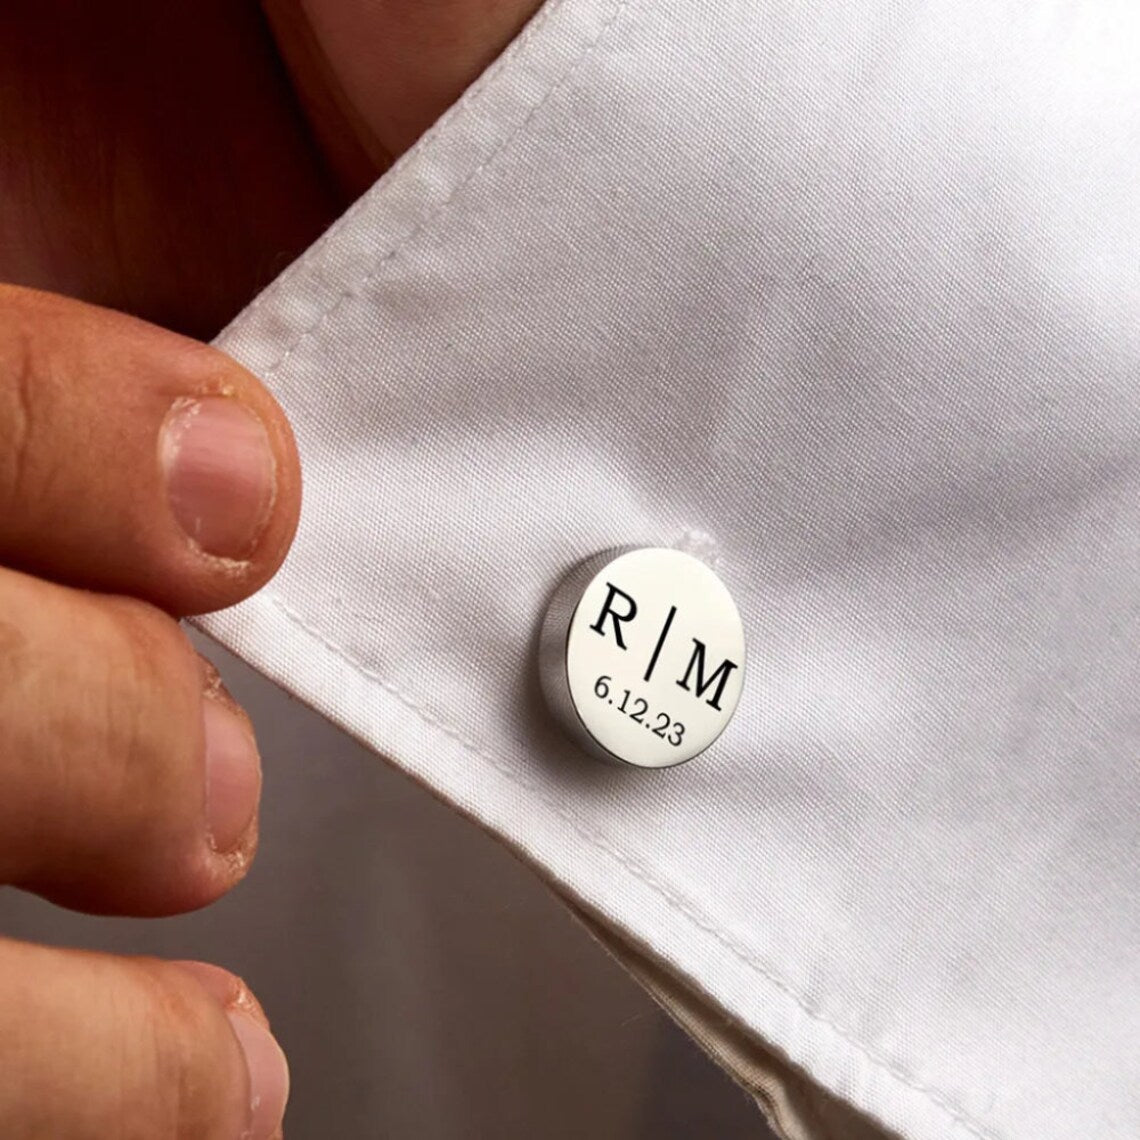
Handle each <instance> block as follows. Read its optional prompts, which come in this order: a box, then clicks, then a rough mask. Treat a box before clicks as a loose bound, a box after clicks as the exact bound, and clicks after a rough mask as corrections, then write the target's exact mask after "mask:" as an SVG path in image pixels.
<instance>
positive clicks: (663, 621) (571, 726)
mask: <svg viewBox="0 0 1140 1140" xmlns="http://www.w3.org/2000/svg"><path fill="white" fill-rule="evenodd" d="M744 651H745V646H744V626H743V624H742V622H741V620H740V614H739V612H738V611H737V608H736V604H735V602H733V600H732V596H731V595H730V594H729V592H728V590H727V589H726V588H725V585H724V583H723V582H721V580H720V578H719V577H718V576H717V575H716V573H715V572H714V571H713V569H712V568H711V567H710V566H708V565H706V564H705V563H704V562H702V561H701V560H700V559H699V558H695V557H694V556H693V555H691V554H687V553H685V552H684V551H681V550H674V549H671V548H665V547H649V548H635V547H630V548H623V549H616V550H607V551H603V552H601V553H600V554H596V555H594V556H593V557H591V558H588V559H586V560H585V561H584V562H581V563H579V564H578V565H577V566H575V567H574V569H573V570H571V571H570V573H569V574H568V575H567V576H566V578H565V579H563V581H562V583H561V584H560V585H559V587H558V589H557V590H556V591H555V594H554V597H553V599H552V600H551V603H550V607H549V609H548V610H547V613H546V617H545V619H544V621H543V625H542V633H541V637H540V639H539V673H540V678H541V682H542V690H543V693H544V695H545V697H546V702H547V704H548V705H549V706H550V710H551V712H552V714H553V715H554V718H555V719H556V720H557V721H558V723H559V724H560V726H561V727H562V729H563V731H564V732H565V733H566V735H567V736H568V737H569V738H570V739H571V740H573V741H574V742H575V743H576V744H577V745H578V746H579V747H580V748H581V749H582V750H583V751H585V752H588V753H589V754H590V755H592V756H596V757H598V758H600V759H603V760H607V761H611V762H615V763H618V764H626V765H630V766H632V767H635V768H672V767H674V766H675V765H677V764H683V763H685V762H686V761H687V760H692V759H693V758H694V757H695V756H699V755H700V754H701V753H702V752H704V751H705V750H706V749H707V748H708V747H709V746H710V745H711V744H712V743H713V741H715V740H716V738H717V737H718V736H720V734H721V733H722V732H723V731H724V730H725V728H726V727H727V725H728V722H729V721H730V720H731V719H732V715H733V713H734V712H735V711H736V706H737V704H738V702H739V700H740V693H741V690H742V688H743V682H744V664H745V661H744Z"/></svg>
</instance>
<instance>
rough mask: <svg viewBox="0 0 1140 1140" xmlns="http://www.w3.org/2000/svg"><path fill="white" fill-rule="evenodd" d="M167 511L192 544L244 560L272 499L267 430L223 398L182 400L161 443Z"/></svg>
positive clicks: (272, 465)
mask: <svg viewBox="0 0 1140 1140" xmlns="http://www.w3.org/2000/svg"><path fill="white" fill-rule="evenodd" d="M160 452H161V459H162V468H163V473H164V474H165V476H166V491H167V495H168V496H169V498H170V509H171V510H172V511H173V512H174V517H175V519H177V520H178V523H179V525H180V526H181V527H182V529H183V530H184V531H185V532H186V533H187V534H188V535H189V536H190V538H191V540H192V541H193V542H194V544H195V545H196V546H198V547H200V548H201V549H202V550H204V551H205V552H206V553H207V554H215V555H218V556H219V557H222V558H234V559H241V558H246V557H248V556H249V555H250V554H251V553H252V552H253V548H254V547H255V546H256V544H257V540H258V538H260V537H261V532H262V531H263V530H264V529H265V524H266V523H267V522H268V521H269V513H270V511H271V510H272V507H273V500H274V497H275V495H276V490H277V483H276V475H277V470H276V463H275V462H274V459H273V450H272V448H271V447H270V446H269V435H268V433H267V432H266V430H265V425H264V424H263V423H262V422H261V420H259V419H258V418H257V416H255V415H254V414H253V412H251V411H250V410H249V409H248V408H247V407H245V405H244V404H241V403H239V402H238V401H237V400H232V399H229V398H228V397H225V396H204V397H203V398H202V399H199V400H180V401H178V402H177V403H176V404H175V405H174V407H173V408H171V410H170V413H169V415H167V417H166V422H165V423H164V424H163V426H162V440H161V446H160Z"/></svg>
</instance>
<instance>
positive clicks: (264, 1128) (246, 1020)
mask: <svg viewBox="0 0 1140 1140" xmlns="http://www.w3.org/2000/svg"><path fill="white" fill-rule="evenodd" d="M226 1016H227V1017H228V1018H229V1019H230V1025H232V1026H233V1030H234V1033H235V1034H237V1039H238V1041H239V1043H240V1044H241V1047H242V1052H243V1053H245V1063H246V1066H247V1067H248V1069H249V1115H250V1120H249V1129H248V1131H247V1132H246V1134H245V1136H244V1137H243V1138H242V1140H272V1137H274V1136H276V1135H277V1134H278V1131H279V1130H280V1128H281V1122H282V1120H283V1119H284V1117H285V1102H286V1101H287V1100H288V1099H289V1064H288V1062H287V1061H286V1060H285V1054H284V1053H283V1052H282V1051H281V1046H280V1045H278V1044H277V1041H276V1040H275V1039H274V1037H273V1034H272V1033H270V1032H269V1030H268V1029H266V1028H265V1027H264V1026H262V1025H259V1024H258V1023H257V1022H256V1021H254V1020H253V1018H251V1017H249V1016H248V1015H247V1014H244V1013H242V1012H241V1011H240V1010H237V1009H233V1010H228V1011H227V1013H226Z"/></svg>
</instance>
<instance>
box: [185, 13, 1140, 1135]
mask: <svg viewBox="0 0 1140 1140" xmlns="http://www.w3.org/2000/svg"><path fill="white" fill-rule="evenodd" d="M1138 60H1140V6H1138V5H1136V4H1135V3H1134V2H1133V0H1099V2H1097V0H1085V2H1068V3H1061V2H1059V0H1057V2H1044V3H1043V2H1039V0H942V2H937V0H926V2H920V0H890V2H887V0H882V2H873V0H859V2H856V3H850V2H847V3H841V2H840V0H764V2H763V3H760V2H756V0H707V2H697V0H553V2H551V3H549V4H548V5H547V6H546V7H545V8H544V9H543V10H542V11H541V12H540V14H539V15H538V16H537V17H536V19H535V20H534V21H533V23H532V24H531V26H530V27H529V28H528V29H527V30H526V32H524V33H523V35H522V36H521V37H520V38H519V40H518V41H517V42H516V43H515V44H514V45H513V46H512V48H511V49H510V50H509V51H508V52H507V53H506V55H505V56H504V58H503V59H502V60H501V61H500V62H499V63H497V64H496V65H495V66H493V67H492V68H491V69H490V71H489V72H488V73H487V74H486V75H485V76H484V77H483V78H482V79H481V80H480V81H479V82H478V83H477V84H476V85H475V87H474V88H473V89H472V90H471V91H470V92H469V93H468V95H467V96H466V97H465V98H464V99H463V100H462V102H461V103H460V104H459V105H458V106H457V107H456V108H455V109H454V110H453V111H452V112H451V113H449V114H448V115H447V116H446V117H445V118H444V120H443V121H442V122H441V123H440V124H439V125H438V126H437V127H436V129H435V130H433V131H432V132H431V133H430V134H429V136H428V137H427V138H425V139H424V140H423V141H422V142H421V144H420V145H419V146H417V147H416V149H415V150H414V151H413V152H412V153H411V154H409V155H408V156H407V157H406V158H405V159H404V160H403V161H402V162H401V163H400V164H399V165H398V166H397V167H396V168H395V169H394V170H393V171H391V172H390V173H389V174H388V175H387V176H385V177H384V178H383V179H382V180H381V181H380V183H379V184H378V185H377V186H376V187H375V188H374V189H373V190H372V191H371V192H370V193H369V194H368V195H366V196H365V198H364V199H362V200H361V202H359V203H358V204H357V205H356V206H355V207H354V208H353V209H352V210H351V211H350V212H349V213H348V214H347V215H346V216H345V217H344V218H343V219H342V220H341V221H340V222H339V223H338V224H337V225H336V226H335V227H334V228H333V229H332V230H331V231H330V233H329V234H327V235H326V236H325V237H324V238H323V239H322V240H321V241H320V242H318V243H317V245H316V246H314V247H313V249H312V250H310V251H309V252H308V253H307V254H306V255H305V256H304V257H303V258H301V260H300V261H298V262H297V263H296V264H294V265H293V266H292V267H291V268H290V269H289V270H287V271H286V272H285V273H284V274H283V275H282V277H281V278H280V279H279V280H278V281H277V282H276V283H275V284H274V285H273V286H271V287H270V288H269V289H268V290H267V291H266V292H265V294H264V295H263V296H262V297H261V298H259V299H258V301H257V302H255V303H254V305H253V306H251V307H250V308H249V309H248V310H247V311H246V312H245V313H244V314H242V315H241V316H240V317H239V318H238V320H237V321H236V322H235V323H234V324H233V325H232V326H231V327H230V328H229V329H228V330H227V331H226V333H224V334H223V336H222V337H221V338H220V341H219V343H220V344H221V346H222V347H224V348H225V349H226V350H227V351H229V352H231V353H232V354H233V355H235V356H236V357H238V358H239V359H240V360H242V361H244V362H245V363H246V364H247V365H248V366H249V367H251V368H252V369H253V370H254V371H255V372H257V373H259V374H260V375H262V376H263V377H265V379H266V380H267V382H268V383H269V384H270V386H271V387H272V389H273V391H274V392H275V393H276V394H277V396H278V397H279V398H280V400H281V401H282V403H283V404H284V406H285V408H286V409H287V411H288V412H289V414H290V416H291V417H292V420H293V423H294V426H295V429H296V431H297V436H298V440H299V444H300V448H301V452H302V457H303V461H304V465H305V472H306V502H305V511H304V517H303V521H302V525H301V529H300V533H299V535H298V539H297V543H296V545H295V547H294V550H293V552H292V554H291V556H290V558H289V560H288V562H287V564H286V566H285V568H284V570H283V571H282V573H281V574H280V575H279V576H278V578H277V579H276V580H275V581H274V582H273V583H272V584H271V585H270V587H269V588H268V589H267V590H265V591H263V592H262V593H261V594H260V595H258V596H257V597H256V598H254V599H253V600H251V601H250V602H247V603H245V604H243V605H242V606H240V607H238V608H236V609H235V610H232V611H229V612H227V613H225V614H223V615H221V616H219V617H217V618H214V619H211V620H210V621H209V622H208V623H207V624H208V628H209V629H210V631H211V632H213V633H214V634H216V635H217V636H219V637H220V638H221V639H222V640H223V641H225V642H226V643H228V644H229V645H231V646H233V647H235V648H236V649H237V650H238V651H239V652H240V653H241V654H242V655H243V656H245V657H246V658H247V659H248V660H250V661H251V662H253V663H254V664H255V665H257V666H258V668H260V669H262V670H263V671H265V672H266V673H267V674H268V675H270V676H271V677H272V678H274V679H276V680H278V681H280V682H281V683H283V684H285V685H287V686H288V687H289V688H290V689H291V690H293V691H294V692H296V693H297V694H298V695H300V696H301V697H303V698H304V699H305V700H306V701H308V702H310V703H311V704H313V705H314V706H315V707H316V708H318V709H319V710H321V711H322V712H324V713H325V714H326V715H328V716H329V717H331V718H332V719H333V720H335V721H336V722H337V723H339V724H341V725H343V726H344V727H345V728H347V729H348V730H349V731H351V732H352V733H353V734H354V735H356V736H358V737H359V738H360V739H362V740H364V741H366V742H367V743H369V744H371V745H372V746H374V747H375V748H376V749H377V751H380V752H382V753H384V754H385V755H386V756H389V757H391V758H392V759H393V760H394V761H395V762H396V763H398V764H399V765H400V766H401V767H403V768H405V769H406V770H407V771H409V772H411V773H412V774H413V775H414V776H415V777H416V778H418V779H420V780H422V781H423V782H425V783H427V784H428V785H429V786H430V787H432V788H433V789H434V790H436V791H437V792H438V793H440V794H441V795H442V796H444V797H445V798H446V799H448V800H449V801H450V802H452V803H453V804H455V805H456V806H457V807H458V808H459V809H460V810H461V811H463V812H464V813H467V814H469V815H470V816H472V817H473V818H475V819H476V820H478V821H479V822H480V823H482V824H483V825H485V826H486V827H488V828H490V829H491V830H493V831H494V832H496V833H497V834H499V835H501V836H502V837H503V838H504V839H506V840H507V841H508V842H509V843H511V844H512V845H513V846H515V847H516V848H517V849H519V850H520V851H522V852H523V853H524V854H525V855H526V857H527V858H528V859H530V860H532V861H533V862H534V863H535V864H536V865H538V866H539V867H540V868H541V870H542V871H543V873H544V874H546V875H549V876H551V877H553V878H554V879H555V880H556V881H557V882H558V883H559V884H560V885H561V887H562V888H563V889H564V890H566V891H567V892H569V893H570V894H571V895H573V896H575V897H576V898H578V899H579V900H580V901H581V902H582V903H583V905H584V906H586V907H587V908H588V909H590V910H591V911H594V912H596V913H597V914H599V915H600V916H602V917H603V918H604V919H605V921H606V922H607V923H608V924H610V925H612V926H613V927H615V928H616V929H618V930H620V931H622V932H623V933H624V935H625V937H627V938H629V939H630V940H631V941H633V942H636V943H640V944H642V945H644V946H646V947H648V948H649V949H650V950H651V952H652V953H653V954H654V955H655V956H656V957H657V958H658V960H659V961H660V963H661V964H662V965H663V966H664V968H666V969H668V970H671V971H673V972H674V973H675V974H676V975H677V976H678V978H680V979H683V980H684V981H685V983H686V984H688V985H691V986H693V987H694V988H696V989H697V990H699V991H700V992H702V993H703V994H704V995H705V996H706V998H707V999H708V1001H709V1002H710V1004H711V1005H714V1006H716V1007H718V1008H720V1009H722V1010H724V1011H727V1012H728V1013H729V1014H731V1016H732V1017H733V1018H734V1019H736V1020H737V1021H738V1022H739V1023H740V1024H741V1025H742V1026H743V1027H745V1028H746V1029H747V1030H748V1031H750V1032H752V1033H754V1034H755V1035H757V1036H759V1037H760V1038H762V1039H763V1040H764V1041H765V1042H766V1043H767V1044H768V1045H769V1046H770V1047H771V1048H772V1049H773V1050H775V1051H776V1052H778V1053H782V1054H784V1055H785V1056H786V1057H787V1058H789V1059H790V1060H791V1061H792V1062H793V1063H794V1064H796V1065H797V1066H799V1067H801V1068H802V1069H803V1070H805V1071H806V1072H807V1073H808V1074H810V1076H811V1077H812V1078H813V1079H814V1080H816V1081H817V1082H819V1083H820V1084H821V1085H823V1086H825V1087H826V1088H827V1089H829V1090H831V1091H832V1092H833V1093H835V1094H836V1095H838V1096H839V1097H841V1098H843V1099H845V1100H847V1101H848V1102H849V1103H851V1104H852V1105H854V1106H856V1107H857V1108H859V1109H860V1110H862V1111H864V1112H866V1113H867V1114H869V1115H870V1116H872V1117H874V1118H876V1119H878V1120H879V1121H881V1122H882V1123H884V1124H885V1125H886V1126H887V1127H889V1128H892V1129H894V1130H896V1131H897V1132H899V1133H900V1134H901V1135H903V1136H905V1137H907V1138H908V1140H935V1138H937V1140H944V1138H958V1140H966V1138H970V1140H1052V1138H1056V1140H1092V1138H1095V1140H1125V1138H1133V1137H1135V1136H1136V1135H1137V1134H1140V1097H1138V1095H1137V1089H1138V1088H1140V836H1138V832H1140V825H1138V821H1137V816H1138V811H1137V808H1138V804H1140V764H1138V744H1140V717H1138V713H1137V704H1136V693H1137V690H1138V685H1140V667H1138V658H1140V654H1138V646H1140V605H1138V575H1137V571H1138V569H1140V66H1138V63H1137V61H1138ZM672 543H678V544H683V545H686V546H687V547H689V548H691V549H696V550H699V551H700V552H702V553H703V554H704V555H705V556H706V557H709V558H710V559H712V560H713V561H715V562H716V564H717V566H718V568H719V571H720V573H721V575H722V577H723V579H724V581H725V582H726V583H727V585H728V586H729V588H730V590H731V591H732V592H733V594H734V596H735V598H736V600H737V603H738V605H739V607H740V610H741V613H742V615H743V618H744V621H745V625H746V630H747V635H748V639H749V662H750V670H749V674H748V677H747V680H746V687H745V692H744V696H743V698H742V701H741V705H740V709H739V711H738V713H737V716H736V718H735V720H734V721H733V723H732V724H731V726H730V727H729V729H728V731H727V732H726V734H725V735H724V736H723V737H722V738H721V740H720V741H719V742H718V743H717V745H716V746H715V748H714V749H713V750H712V751H710V752H709V753H708V754H707V755H706V756H704V757H702V758H700V759H698V760H696V761H694V762H693V763H691V764H689V765H686V766H683V767H681V768H679V769H674V770H670V771H665V772H628V771H621V770H611V769H608V768H605V767H603V766H601V765H598V764H595V763H592V762H590V761H588V760H585V759H581V758H580V757H579V756H578V755H577V754H576V753H575V752H574V750H573V749H572V748H571V747H570V746H569V745H568V744H565V743H564V742H563V741H562V740H561V738H560V737H559V735H558V734H557V732H556V731H555V729H554V728H553V727H552V725H551V722H550V718H549V717H548V716H547V714H546V712H545V710H544V708H543V706H542V703H541V699H540V696H539V692H538V684H537V678H536V676H535V661H534V653H535V637H536V633H537V630H538V628H539V624H540V622H541V618H542V614H543V609H544V605H545V602H546V600H547V598H548V597H549V595H550V593H551V591H552V590H553V588H554V586H555V585H556V583H557V581H558V580H559V578H560V577H561V575H562V574H563V573H564V572H565V571H566V570H567V569H568V568H569V567H570V566H571V565H572V564H573V563H575V562H577V561H578V560H580V559H581V558H583V557H585V556H587V555H590V554H592V553H594V552H595V551H598V550H601V549H605V548H607V547H610V546H616V545H629V544H644V545H659V544H672ZM552 984H557V980H556V979H555V980H552Z"/></svg>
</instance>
